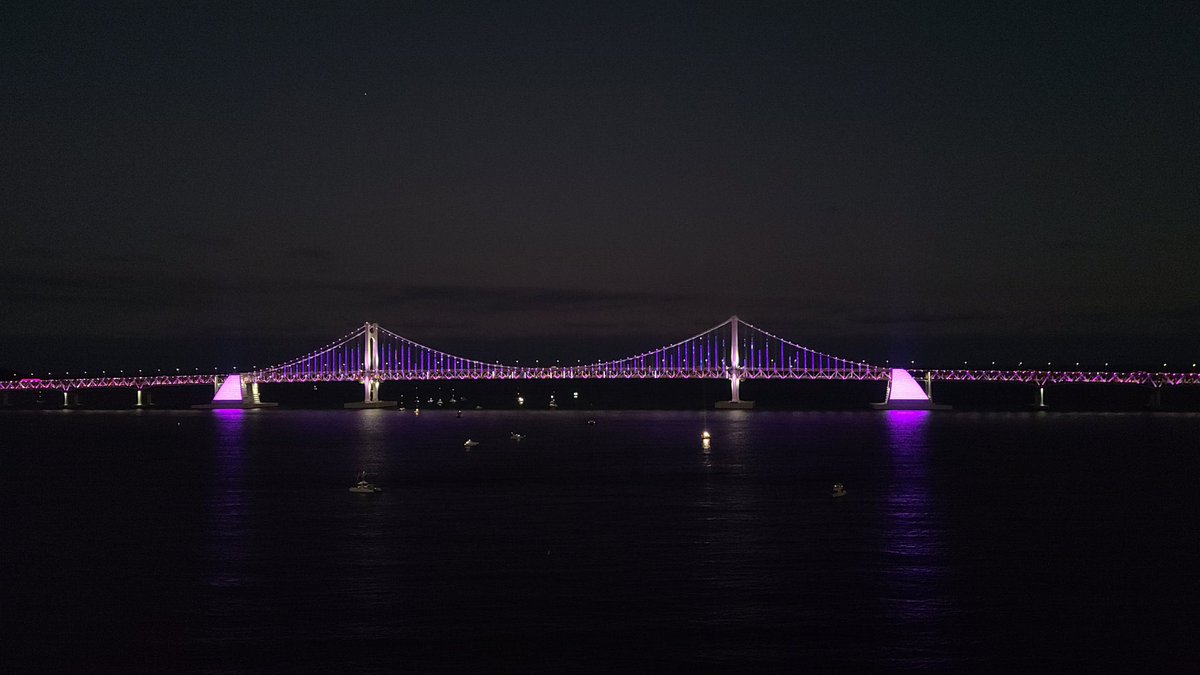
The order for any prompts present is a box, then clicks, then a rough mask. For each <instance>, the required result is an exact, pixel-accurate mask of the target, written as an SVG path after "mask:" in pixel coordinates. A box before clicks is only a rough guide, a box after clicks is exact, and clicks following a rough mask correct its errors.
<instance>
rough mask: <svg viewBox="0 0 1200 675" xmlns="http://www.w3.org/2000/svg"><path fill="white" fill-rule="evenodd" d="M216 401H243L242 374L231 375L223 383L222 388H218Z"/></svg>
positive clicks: (214, 398)
mask: <svg viewBox="0 0 1200 675" xmlns="http://www.w3.org/2000/svg"><path fill="white" fill-rule="evenodd" d="M213 400H214V401H241V400H242V376H241V375H237V374H234V375H230V376H229V377H226V378H225V381H224V382H222V383H221V388H220V389H218V390H217V393H216V395H215V396H213Z"/></svg>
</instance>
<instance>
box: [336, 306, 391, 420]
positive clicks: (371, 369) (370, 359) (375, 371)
mask: <svg viewBox="0 0 1200 675" xmlns="http://www.w3.org/2000/svg"><path fill="white" fill-rule="evenodd" d="M362 354H363V369H362V373H363V379H362V385H363V400H362V401H361V402H359V401H354V402H353V403H347V404H346V407H347V408H394V407H396V402H395V401H380V400H379V324H377V323H373V322H371V323H367V325H366V326H365V330H364V331H363V351H362Z"/></svg>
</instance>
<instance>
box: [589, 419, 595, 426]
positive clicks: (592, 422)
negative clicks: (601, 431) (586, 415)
mask: <svg viewBox="0 0 1200 675" xmlns="http://www.w3.org/2000/svg"><path fill="white" fill-rule="evenodd" d="M588 426H589V427H594V426H596V420H588Z"/></svg>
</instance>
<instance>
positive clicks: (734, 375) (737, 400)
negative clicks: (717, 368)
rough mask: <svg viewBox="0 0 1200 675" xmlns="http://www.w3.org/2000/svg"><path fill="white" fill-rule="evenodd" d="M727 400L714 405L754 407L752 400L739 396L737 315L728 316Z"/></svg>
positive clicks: (736, 408)
mask: <svg viewBox="0 0 1200 675" xmlns="http://www.w3.org/2000/svg"><path fill="white" fill-rule="evenodd" d="M728 371H729V400H728V401H717V403H716V407H717V408H720V409H722V410H749V409H750V408H753V407H754V401H743V400H742V398H741V395H740V394H741V387H742V359H741V357H740V356H739V355H738V318H737V315H736V314H734V315H733V316H731V317H729V367H728Z"/></svg>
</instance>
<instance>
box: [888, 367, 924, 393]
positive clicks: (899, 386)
mask: <svg viewBox="0 0 1200 675" xmlns="http://www.w3.org/2000/svg"><path fill="white" fill-rule="evenodd" d="M928 400H929V397H928V396H926V395H925V390H924V389H922V388H921V385H919V384H917V381H916V380H914V379H913V376H912V375H909V374H908V371H907V370H905V369H903V368H892V384H891V386H890V387H889V388H888V401H928Z"/></svg>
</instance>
